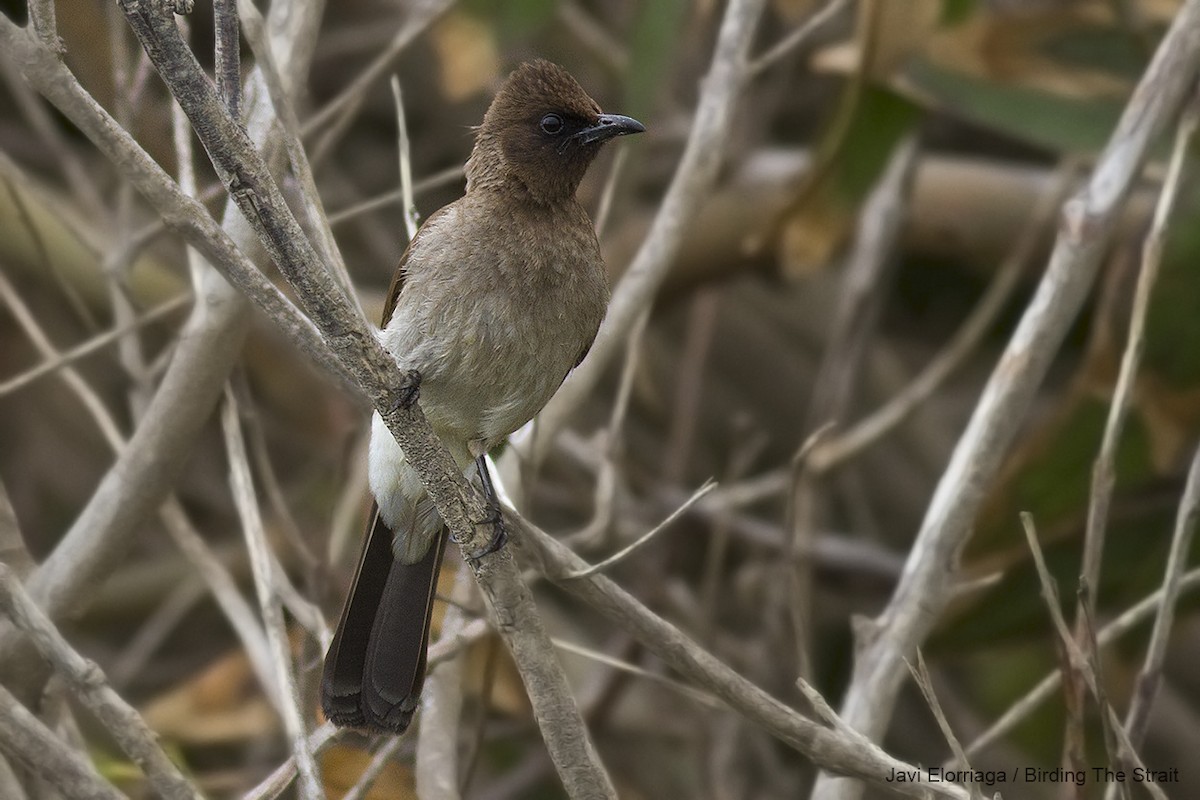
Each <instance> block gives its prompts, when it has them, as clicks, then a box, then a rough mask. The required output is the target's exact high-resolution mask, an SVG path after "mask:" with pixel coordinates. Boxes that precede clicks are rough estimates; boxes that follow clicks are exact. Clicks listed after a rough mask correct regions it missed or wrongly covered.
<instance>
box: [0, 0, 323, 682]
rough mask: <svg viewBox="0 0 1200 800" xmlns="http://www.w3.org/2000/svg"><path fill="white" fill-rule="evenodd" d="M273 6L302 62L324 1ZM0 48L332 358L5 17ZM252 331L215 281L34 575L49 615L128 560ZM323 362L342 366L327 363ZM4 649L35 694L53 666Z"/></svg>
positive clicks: (290, 325)
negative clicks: (138, 413) (115, 450)
mask: <svg viewBox="0 0 1200 800" xmlns="http://www.w3.org/2000/svg"><path fill="white" fill-rule="evenodd" d="M276 10H278V12H279V13H278V17H279V18H280V19H281V20H282V22H283V24H284V25H286V26H288V27H286V28H285V29H282V30H277V31H275V35H276V36H278V37H280V38H283V39H285V40H287V41H288V42H291V43H292V44H293V46H292V49H291V50H289V51H288V52H289V53H290V55H291V56H292V57H293V58H299V56H298V55H297V54H300V53H305V52H307V51H309V50H310V49H311V45H310V44H306V43H305V42H302V41H300V39H299V38H298V37H299V36H300V34H302V33H304V32H305V31H310V30H311V29H312V24H311V22H312V19H313V15H314V14H315V15H316V18H319V16H320V10H321V9H320V4H319V3H300V4H299V6H298V10H299V11H300V12H301V13H292V11H293V10H295V9H292V6H291V5H290V4H288V3H285V2H280V3H278V4H277V5H273V6H272V14H273V15H274V14H275V12H276ZM285 12H287V13H285ZM0 49H3V50H5V51H6V52H8V53H11V54H12V55H13V57H14V59H16V60H17V61H18V62H19V63H20V65H21V69H22V73H23V75H24V77H25V78H26V80H27V81H28V82H29V83H30V84H31V85H32V86H33V87H34V88H35V89H37V90H38V91H39V92H41V93H42V94H43V95H44V96H45V97H46V98H47V99H48V100H50V101H51V102H52V103H53V104H54V105H55V106H57V107H58V109H59V110H60V111H62V112H63V113H64V114H65V115H66V116H67V117H68V118H69V119H70V120H71V121H72V122H73V123H74V124H75V125H76V126H77V127H78V128H79V129H80V130H81V131H83V132H84V133H85V135H87V136H88V137H89V138H90V139H92V141H93V142H94V143H95V144H96V145H97V146H98V147H99V148H100V149H101V151H102V152H104V154H105V155H106V156H108V157H109V158H110V159H111V160H112V161H114V162H115V163H116V164H117V165H119V166H120V168H121V171H122V174H123V176H124V177H125V178H126V179H128V180H130V181H132V182H133V183H134V184H135V185H136V186H137V188H138V190H139V192H141V193H142V194H143V195H145V196H146V197H147V198H148V199H149V200H150V205H151V206H152V207H153V208H155V209H156V210H157V211H158V212H159V213H160V214H162V215H163V217H164V218H166V219H167V221H168V224H169V225H170V226H172V227H173V228H174V229H175V230H179V231H182V232H184V233H185V237H186V238H188V239H189V240H190V241H191V243H192V244H194V245H196V246H197V247H198V249H200V250H201V251H202V252H204V253H205V254H206V255H207V256H208V257H209V258H210V259H211V260H213V261H216V262H220V263H222V264H223V265H225V264H232V265H234V267H233V269H231V270H230V271H229V272H228V273H227V274H228V275H230V276H231V277H234V276H241V278H242V281H241V282H242V284H243V286H244V288H245V290H246V292H247V293H248V294H251V295H253V296H256V297H257V298H258V300H259V301H260V302H261V303H263V304H264V306H266V307H268V308H271V309H272V315H273V317H274V318H275V319H276V320H277V324H279V325H280V326H281V327H282V328H283V329H284V330H285V335H288V336H289V337H295V338H296V339H298V340H299V341H302V342H307V343H309V345H310V346H311V347H312V348H313V351H314V352H317V353H321V352H327V350H325V349H324V347H323V345H322V344H321V341H320V338H319V336H317V335H316V332H315V329H314V328H313V326H312V325H311V323H309V322H308V321H307V320H305V319H304V318H303V317H302V316H301V315H300V314H299V313H298V312H296V310H295V308H294V307H291V305H290V304H289V303H287V302H286V300H285V299H284V298H283V296H282V294H281V293H279V291H278V290H277V289H276V288H275V287H274V286H273V285H272V284H271V283H270V281H268V280H266V279H265V278H264V277H263V276H262V275H261V274H260V273H258V271H257V270H255V269H254V267H253V265H251V264H250V262H249V261H248V260H247V259H246V258H245V257H244V256H242V255H241V253H240V252H239V251H238V249H237V247H236V246H235V245H234V243H233V241H232V240H231V239H230V238H229V237H228V235H227V234H225V233H224V232H222V231H221V230H220V229H219V228H218V227H217V225H216V223H215V222H213V220H212V219H211V218H210V217H209V216H208V214H207V211H206V210H205V209H204V208H203V206H201V205H200V204H198V203H196V202H194V201H192V200H190V199H189V198H187V197H186V196H184V195H183V194H182V193H181V192H180V191H179V190H178V187H177V186H176V185H175V184H174V182H173V181H171V179H170V178H169V177H168V176H167V175H166V173H164V172H163V171H162V170H161V169H160V168H159V167H158V165H157V164H156V163H155V162H154V161H153V159H151V158H150V157H149V156H148V155H146V153H145V152H144V151H143V150H141V148H140V147H138V145H137V144H136V142H134V140H133V139H132V137H130V136H129V134H128V133H127V132H125V131H123V130H121V129H120V127H119V126H117V125H116V124H115V122H114V121H113V120H112V118H111V117H110V116H109V115H108V114H107V113H105V111H104V110H103V109H102V108H101V107H100V106H99V105H98V104H97V103H96V102H95V100H94V99H93V98H92V97H91V96H90V95H89V94H88V93H87V92H86V91H85V90H84V89H83V88H82V87H81V86H80V85H79V83H78V81H76V80H75V78H74V76H73V75H71V73H70V71H69V70H68V69H67V68H66V67H65V66H64V65H63V64H62V63H61V62H60V61H59V60H58V59H56V58H55V57H54V55H53V53H51V52H50V51H49V50H47V49H46V48H45V47H43V46H42V45H41V44H40V43H39V42H38V41H37V40H36V39H34V38H33V37H31V36H29V35H28V33H27V32H26V31H25V30H23V29H21V28H19V27H17V26H16V25H14V24H13V23H12V22H11V21H10V20H9V19H8V18H7V17H3V16H0ZM252 117H253V120H254V121H253V123H252V127H253V129H254V130H255V131H256V132H258V133H259V136H260V137H262V138H264V139H265V138H266V134H265V131H266V130H267V129H268V128H269V124H270V122H269V118H268V117H267V115H266V114H265V113H263V107H261V106H260V107H258V108H256V109H255V112H254V114H253V115H252ZM237 216H238V215H237V214H236V212H234V213H233V214H232V215H230V216H229V219H230V220H231V223H230V225H231V230H240V231H241V232H242V233H244V232H245V226H244V224H241V223H240V221H239V222H237V223H234V222H232V220H234V219H235V218H236V217H237ZM238 235H242V234H238ZM243 241H245V242H246V243H248V242H249V241H250V239H249V238H245V237H243ZM239 267H240V269H238V268H239ZM234 282H235V283H237V281H236V280H235V281H234ZM247 323H248V315H247V305H246V303H245V301H244V300H243V299H242V297H241V296H240V294H239V293H238V291H237V290H236V289H235V288H233V287H231V286H230V285H229V283H227V282H226V281H225V280H223V279H222V278H220V277H219V276H216V275H215V274H214V275H213V276H211V277H206V279H205V283H204V290H203V296H202V298H198V299H197V304H196V311H195V312H194V313H193V315H192V318H191V320H190V321H189V323H188V325H187V327H186V328H185V332H184V334H183V335H182V336H181V337H180V339H179V342H178V345H177V346H176V348H175V350H174V358H173V359H172V361H171V366H170V368H169V369H168V371H167V373H166V374H165V375H164V377H163V380H162V382H161V384H160V387H159V390H158V392H157V393H156V395H155V398H154V400H153V401H152V403H151V405H150V407H149V408H148V409H147V413H146V415H145V416H144V417H143V419H142V420H141V422H140V423H139V426H138V429H137V431H136V432H135V433H134V436H133V437H132V439H131V440H130V446H129V447H126V448H125V449H124V451H123V452H122V453H121V455H120V456H119V457H118V459H117V461H116V463H115V464H114V465H113V467H112V469H110V470H109V472H108V473H107V474H106V476H105V477H104V479H103V480H102V482H101V484H100V485H99V487H98V488H97V490H96V492H95V493H94V494H93V496H92V498H91V499H90V500H89V502H88V504H87V506H86V507H85V508H84V510H83V511H82V513H81V514H80V516H79V517H78V518H77V519H76V521H75V523H74V524H73V525H72V527H71V529H70V530H69V531H68V532H67V534H66V536H65V537H64V538H63V540H62V542H61V543H60V545H59V546H58V547H57V548H56V549H55V550H54V552H53V553H52V554H51V555H50V557H48V558H47V559H46V561H45V562H44V563H43V564H42V565H41V567H40V568H39V570H38V572H37V574H35V575H34V576H33V577H32V578H31V579H30V582H29V584H28V589H29V591H30V593H31V594H32V595H33V596H34V598H35V600H37V602H38V603H39V605H40V606H41V607H42V608H43V609H44V610H45V611H46V612H47V613H48V614H49V615H50V616H51V617H52V618H55V617H59V616H62V615H64V614H66V613H67V612H69V611H71V610H72V609H74V608H75V607H76V606H78V605H79V604H81V603H83V602H86V601H87V600H88V599H89V598H91V597H93V596H94V592H93V589H94V587H95V586H96V585H97V583H98V582H100V581H101V580H103V579H105V578H106V577H107V576H108V575H109V574H110V572H111V569H112V566H113V565H114V564H116V563H118V562H119V560H120V559H121V557H122V555H123V554H124V552H125V548H126V546H127V544H128V534H129V533H130V532H131V531H133V530H136V529H137V526H138V524H139V523H140V522H141V521H142V520H143V519H144V518H145V517H146V515H147V514H149V513H151V512H152V511H153V510H154V509H155V508H157V507H158V506H159V504H160V503H161V502H162V500H163V498H164V497H165V496H166V493H167V491H168V490H169V488H170V486H171V484H172V483H173V482H174V480H175V479H176V477H177V476H178V474H179V473H180V471H181V469H182V465H183V463H184V462H183V460H182V459H180V458H178V453H180V452H188V451H189V450H190V449H191V446H192V444H193V443H194V441H195V440H196V437H197V436H198V435H199V432H200V430H201V429H202V427H203V425H204V423H205V421H206V420H207V419H208V416H209V414H210V412H211V410H212V408H213V405H214V404H215V402H216V397H217V395H218V393H219V392H220V390H221V387H222V385H223V383H224V379H225V377H226V375H227V373H228V370H229V368H230V366H231V365H232V363H233V362H234V360H235V359H236V358H237V357H238V355H239V354H240V352H241V350H240V348H241V342H242V339H243V333H244V331H245V329H246V326H247ZM326 363H327V364H333V361H332V359H327V360H326ZM0 652H3V653H4V661H5V667H6V670H7V671H8V674H10V675H12V676H13V680H14V681H15V682H14V683H11V684H10V685H19V686H20V687H21V691H22V692H30V693H36V692H37V691H38V690H39V688H40V685H41V681H42V680H44V677H45V669H44V667H42V666H41V664H40V661H39V660H38V659H36V656H34V655H33V653H32V650H31V649H30V647H28V646H27V645H25V646H21V647H17V646H15V643H14V642H13V640H12V639H11V638H10V637H8V636H4V637H3V640H2V641H0ZM31 657H32V658H31Z"/></svg>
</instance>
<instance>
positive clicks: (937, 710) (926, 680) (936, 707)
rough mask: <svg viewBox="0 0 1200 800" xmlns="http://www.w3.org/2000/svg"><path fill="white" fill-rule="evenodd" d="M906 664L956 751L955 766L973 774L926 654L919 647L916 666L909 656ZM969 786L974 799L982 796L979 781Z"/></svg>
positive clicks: (968, 784)
mask: <svg viewBox="0 0 1200 800" xmlns="http://www.w3.org/2000/svg"><path fill="white" fill-rule="evenodd" d="M904 665H905V666H906V667H908V672H909V674H910V675H912V678H913V681H914V682H915V683H916V684H917V688H918V689H920V690H921V695H922V696H923V697H924V698H925V704H926V705H927V706H929V710H930V712H932V713H933V718H934V719H935V720H937V724H938V729H939V730H941V732H942V736H944V737H945V739H946V743H947V744H948V745H950V752H952V753H954V760H955V766H956V767H958V768H959V769H961V770H962V771H963V772H964V773H966V774H968V775H969V774H971V773H972V770H971V763H970V762H969V761H968V760H967V754H966V753H965V752H963V748H962V744H960V743H959V741H958V737H957V736H955V735H954V729H953V728H951V727H950V720H948V719H946V714H945V712H943V711H942V704H941V703H940V702H939V701H938V698H937V692H935V691H934V690H933V676H931V675H930V674H929V667H928V666H926V664H925V654H924V653H922V652H921V650H920V649H918V650H917V664H916V666H915V667H914V666H913V665H912V663H911V662H910V661H909V660H908V659H907V658H906V659H904ZM967 788H968V789H969V790H970V791H971V797H972V800H976V799H977V798H982V793H981V792H980V789H979V784H978V783H976V782H975V781H969V782H967Z"/></svg>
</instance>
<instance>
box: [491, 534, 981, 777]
mask: <svg viewBox="0 0 1200 800" xmlns="http://www.w3.org/2000/svg"><path fill="white" fill-rule="evenodd" d="M511 523H512V524H513V525H514V526H517V527H519V528H520V530H521V534H522V535H521V541H522V543H523V544H524V545H525V548H526V549H527V550H528V551H529V552H530V555H531V556H534V557H536V559H537V561H538V562H539V563H540V566H541V569H542V571H543V573H544V574H545V575H547V577H549V578H550V579H551V580H552V581H556V579H555V577H554V576H556V575H563V574H569V573H571V572H578V571H579V570H581V569H585V568H586V567H587V564H585V563H584V562H583V560H582V559H581V558H579V556H577V555H575V554H574V553H573V552H571V551H570V550H569V549H567V548H566V547H565V546H564V545H562V544H561V543H560V542H559V541H558V540H556V539H555V538H554V537H552V536H550V535H549V534H547V533H546V532H545V531H543V530H541V529H540V528H538V527H537V526H536V525H533V524H532V523H530V522H529V521H528V520H525V519H522V518H519V517H516V516H513V517H512V518H511ZM556 582H557V581H556ZM558 585H559V586H561V587H562V588H563V589H565V590H566V591H568V592H569V593H571V594H573V595H575V596H576V597H579V598H581V599H582V600H583V601H584V602H586V603H588V605H590V606H591V607H593V608H594V609H596V610H597V611H599V612H600V613H601V614H603V615H604V616H605V617H607V618H608V619H610V620H611V621H613V622H614V623H615V624H617V625H618V626H620V627H621V628H622V629H624V630H626V631H628V632H629V633H630V634H631V635H633V636H634V638H636V639H637V640H638V641H639V642H641V643H642V644H643V645H644V646H645V647H646V648H647V649H648V650H650V651H651V652H653V653H655V654H657V655H658V656H659V658H661V659H663V660H664V661H665V662H666V663H667V664H668V665H669V666H670V667H672V668H673V669H675V670H676V671H678V672H679V673H680V674H681V675H683V676H684V677H685V678H687V679H689V680H691V681H693V682H694V683H696V684H697V685H698V686H700V687H702V688H704V689H706V690H707V691H709V692H711V693H712V694H714V695H716V696H717V697H719V698H720V699H721V700H723V701H724V702H725V703H727V704H728V705H729V707H730V708H732V709H733V710H734V711H736V712H737V713H738V714H740V715H742V716H743V717H745V718H746V719H747V720H748V721H750V722H752V723H754V724H755V725H758V726H760V727H762V728H763V729H764V730H766V731H767V732H768V733H770V734H771V735H772V736H774V737H776V738H777V739H779V740H780V741H782V742H783V743H784V744H787V745H788V746H789V747H792V748H795V749H796V750H798V751H799V752H801V753H803V754H804V755H805V756H806V757H808V758H809V759H811V760H812V762H813V763H814V764H816V765H817V766H819V767H821V768H822V769H827V770H831V771H834V772H837V773H839V774H845V775H853V776H855V777H858V778H861V779H863V780H865V781H868V782H870V783H873V784H875V785H878V786H886V787H887V788H889V789H890V790H892V791H898V792H900V793H901V794H905V795H907V796H910V797H924V796H928V795H932V796H933V797H936V798H955V799H956V800H968V794H967V792H966V791H965V790H964V789H962V788H961V787H958V786H955V785H953V784H944V783H943V784H935V783H926V782H917V783H913V784H906V785H899V784H896V783H895V782H889V781H888V776H890V775H891V774H892V771H893V770H909V771H910V772H911V771H912V770H913V769H914V768H913V767H911V766H909V765H906V764H904V763H903V762H901V761H898V760H896V759H894V758H892V757H891V756H889V755H888V754H887V753H885V752H883V750H881V749H880V748H879V747H878V746H877V745H875V744H873V743H871V742H870V741H868V740H866V739H865V738H863V737H862V736H861V735H859V734H856V733H852V732H851V733H847V731H846V730H843V729H838V730H830V729H829V728H826V727H825V726H823V725H820V724H818V723H816V722H813V721H812V720H810V719H807V718H805V717H803V716H801V715H800V714H798V713H797V712H796V711H794V710H793V709H790V708H788V707H787V706H785V705H784V704H783V703H781V702H780V701H778V700H776V699H775V698H774V697H771V696H770V695H769V694H767V693H766V692H764V691H763V690H762V689H760V688H759V687H757V686H755V685H754V684H753V683H751V682H750V681H748V680H746V679H745V678H743V677H742V676H741V675H739V674H737V673H736V672H734V671H733V670H732V669H730V668H729V667H728V666H727V665H725V664H724V663H722V662H721V661H720V660H719V659H717V658H716V656H714V655H713V654H712V653H710V652H709V651H707V650H705V649H704V648H703V647H701V646H700V645H698V644H697V643H696V642H694V641H693V640H692V639H690V638H688V637H687V636H685V635H684V634H683V633H682V632H681V631H680V630H679V629H678V628H676V627H675V626H674V625H672V624H671V623H669V622H667V621H666V620H664V619H663V618H661V617H659V616H658V615H656V614H654V613H653V612H652V611H650V610H649V609H647V608H646V607H645V606H644V605H642V604H641V603H639V602H638V601H637V600H636V599H634V598H633V597H632V596H631V595H630V594H629V593H627V592H626V591H624V590H623V589H621V588H620V587H618V586H617V585H616V584H615V583H613V581H611V580H610V579H608V578H606V577H604V576H603V575H593V576H592V577H590V578H584V579H580V580H570V581H563V582H561V583H559V584H558Z"/></svg>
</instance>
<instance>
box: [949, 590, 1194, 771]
mask: <svg viewBox="0 0 1200 800" xmlns="http://www.w3.org/2000/svg"><path fill="white" fill-rule="evenodd" d="M1197 587H1200V567H1197V568H1196V569H1193V570H1190V571H1188V572H1186V573H1184V574H1183V575H1181V576H1180V578H1179V587H1178V591H1179V593H1180V594H1182V593H1183V592H1184V591H1187V590H1191V589H1195V588H1197ZM1165 594H1166V593H1165V591H1164V590H1163V589H1162V588H1160V589H1158V590H1157V591H1155V592H1154V593H1152V594H1150V595H1149V596H1147V597H1145V598H1143V599H1142V600H1140V601H1138V602H1137V603H1135V604H1134V605H1133V606H1131V607H1130V608H1129V609H1127V610H1126V611H1125V612H1124V613H1123V614H1121V615H1120V616H1119V617H1117V618H1116V619H1114V620H1113V621H1112V622H1110V623H1108V624H1107V625H1105V626H1104V627H1103V628H1102V629H1101V630H1100V632H1099V633H1098V634H1097V635H1096V641H1097V643H1098V644H1099V645H1100V646H1101V647H1103V646H1106V645H1108V644H1111V643H1112V642H1115V641H1116V640H1117V639H1119V638H1120V637H1121V636H1124V635H1125V634H1127V633H1129V632H1130V631H1132V630H1134V629H1135V628H1136V627H1137V626H1138V624H1139V623H1141V622H1142V621H1143V620H1144V619H1146V618H1147V617H1149V616H1150V615H1151V614H1153V613H1155V611H1156V609H1161V608H1162V603H1163V598H1164V596H1165ZM1061 685H1062V671H1061V670H1057V669H1056V670H1054V671H1053V672H1051V673H1050V674H1049V675H1047V676H1046V677H1045V678H1042V680H1040V681H1039V682H1038V683H1037V685H1036V686H1034V687H1033V688H1032V689H1030V690H1029V691H1028V692H1027V693H1026V694H1025V696H1024V697H1022V698H1021V699H1020V700H1018V701H1017V702H1016V703H1014V704H1013V705H1012V707H1010V708H1009V709H1008V710H1007V711H1005V712H1004V714H1003V715H1001V717H1000V718H999V719H998V720H996V721H995V722H993V723H992V725H991V727H990V728H988V729H987V730H986V731H984V732H983V733H981V734H980V735H979V736H977V737H976V738H975V740H974V741H972V742H971V743H970V744H969V745H967V754H968V755H974V754H976V753H979V752H981V751H982V750H984V749H985V748H987V747H990V746H991V745H992V744H994V743H995V742H997V741H999V740H1000V739H1001V738H1003V737H1004V736H1006V735H1008V734H1009V733H1010V732H1011V731H1012V730H1013V729H1014V728H1016V727H1017V726H1018V725H1020V724H1021V723H1022V722H1024V721H1025V720H1026V719H1028V718H1029V716H1030V715H1031V714H1032V713H1033V712H1034V711H1036V710H1037V709H1038V707H1039V706H1040V705H1041V704H1042V703H1044V702H1045V701H1046V700H1048V699H1050V698H1051V697H1053V696H1054V694H1055V693H1056V692H1057V691H1058V688H1059V687H1060V686H1061Z"/></svg>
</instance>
